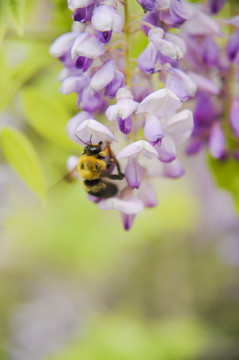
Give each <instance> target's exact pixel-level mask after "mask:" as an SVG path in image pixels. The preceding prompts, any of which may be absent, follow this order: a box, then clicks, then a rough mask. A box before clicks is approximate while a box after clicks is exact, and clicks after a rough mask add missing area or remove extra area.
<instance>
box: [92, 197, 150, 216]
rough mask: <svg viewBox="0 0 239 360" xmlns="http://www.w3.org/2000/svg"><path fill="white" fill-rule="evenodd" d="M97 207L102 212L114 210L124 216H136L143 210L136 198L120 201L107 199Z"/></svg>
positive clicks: (141, 204) (141, 203)
mask: <svg viewBox="0 0 239 360" xmlns="http://www.w3.org/2000/svg"><path fill="white" fill-rule="evenodd" d="M99 207H100V208H101V209H103V210H110V209H115V210H118V211H120V212H122V213H124V214H137V213H139V212H140V211H142V210H143V208H144V205H143V202H142V201H141V200H139V199H137V198H132V199H130V200H122V199H119V198H109V199H106V200H102V201H100V202H99Z"/></svg>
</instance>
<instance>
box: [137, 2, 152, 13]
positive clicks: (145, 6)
mask: <svg viewBox="0 0 239 360" xmlns="http://www.w3.org/2000/svg"><path fill="white" fill-rule="evenodd" d="M137 2H138V3H139V5H141V6H142V8H143V9H144V11H152V10H154V8H155V0H137Z"/></svg>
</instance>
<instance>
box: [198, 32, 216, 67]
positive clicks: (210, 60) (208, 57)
mask: <svg viewBox="0 0 239 360" xmlns="http://www.w3.org/2000/svg"><path fill="white" fill-rule="evenodd" d="M219 59H220V50H219V47H218V45H217V43H216V42H215V41H214V40H213V38H212V36H208V37H206V38H205V40H204V41H203V44H202V60H203V62H204V64H206V65H207V66H209V67H213V66H217V65H218V63H219Z"/></svg>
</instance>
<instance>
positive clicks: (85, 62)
mask: <svg viewBox="0 0 239 360" xmlns="http://www.w3.org/2000/svg"><path fill="white" fill-rule="evenodd" d="M92 61H93V60H92V59H88V58H86V57H84V56H79V57H78V58H77V60H76V68H77V69H80V70H83V72H85V71H87V70H88V69H89V67H90V65H91V63H92Z"/></svg>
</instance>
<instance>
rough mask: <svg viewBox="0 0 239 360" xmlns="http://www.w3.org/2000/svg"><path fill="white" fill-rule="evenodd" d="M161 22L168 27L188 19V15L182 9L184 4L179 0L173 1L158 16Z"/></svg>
mask: <svg viewBox="0 0 239 360" xmlns="http://www.w3.org/2000/svg"><path fill="white" fill-rule="evenodd" d="M160 18H161V20H162V21H163V22H164V23H166V24H167V25H170V26H174V27H175V26H177V25H181V24H183V23H184V21H185V20H187V19H189V16H188V13H187V12H186V10H185V8H184V3H183V2H182V1H180V0H173V1H172V5H171V7H170V8H169V9H168V10H166V11H162V12H161V15H160Z"/></svg>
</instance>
